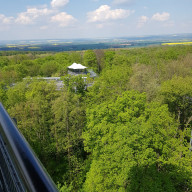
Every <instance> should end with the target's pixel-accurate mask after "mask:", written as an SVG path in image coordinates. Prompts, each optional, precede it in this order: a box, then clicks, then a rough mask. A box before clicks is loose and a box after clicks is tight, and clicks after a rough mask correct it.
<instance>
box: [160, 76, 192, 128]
mask: <svg viewBox="0 0 192 192" xmlns="http://www.w3.org/2000/svg"><path fill="white" fill-rule="evenodd" d="M191 85H192V77H185V78H183V77H177V76H175V77H173V78H172V79H171V80H168V81H166V82H164V83H163V85H162V88H161V94H162V95H163V100H164V103H167V104H168V106H169V110H170V111H171V112H172V113H173V114H175V117H176V119H177V120H178V121H179V123H180V129H182V130H184V129H185V128H186V127H188V126H190V127H191V125H192V86H191Z"/></svg>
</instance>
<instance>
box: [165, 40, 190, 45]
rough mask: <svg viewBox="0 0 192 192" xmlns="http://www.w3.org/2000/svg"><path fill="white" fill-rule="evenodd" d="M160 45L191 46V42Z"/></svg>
mask: <svg viewBox="0 0 192 192" xmlns="http://www.w3.org/2000/svg"><path fill="white" fill-rule="evenodd" d="M162 45H192V41H190V42H177V43H162Z"/></svg>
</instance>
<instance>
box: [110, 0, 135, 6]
mask: <svg viewBox="0 0 192 192" xmlns="http://www.w3.org/2000/svg"><path fill="white" fill-rule="evenodd" d="M134 1H136V0H113V4H116V5H120V4H131V3H133V2H134Z"/></svg>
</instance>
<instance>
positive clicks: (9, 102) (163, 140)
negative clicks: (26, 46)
mask: <svg viewBox="0 0 192 192" xmlns="http://www.w3.org/2000/svg"><path fill="white" fill-rule="evenodd" d="M0 55H1V56H0V101H1V102H2V103H3V104H4V106H5V107H6V109H7V110H8V112H9V114H10V115H11V117H14V118H16V120H17V126H18V128H19V129H20V131H21V132H22V134H23V135H24V136H25V138H26V139H27V141H28V142H29V143H30V145H31V146H32V148H33V149H34V151H35V152H36V154H37V155H38V157H39V158H40V160H41V161H42V163H43V164H44V166H45V167H46V169H47V170H48V172H49V174H50V175H51V176H52V178H53V179H54V181H55V182H56V183H57V184H58V187H59V189H60V191H61V192H64V191H83V192H91V191H92V192H103V191H122V192H123V191H127V192H129V191H130V192H133V191H134V192H135V191H138V192H139V191H143V192H144V191H145V192H150V191H151V192H154V191H155V192H164V191H168V192H174V191H179V192H190V191H192V151H191V150H190V139H191V130H192V46H174V47H169V46H165V47H161V46H160V47H150V48H136V49H116V50H112V49H109V50H87V51H81V52H61V53H46V52H26V53H25V52H23V53H19V52H18V53H17V52H12V53H11V52H1V54H0ZM73 62H76V63H82V64H84V65H86V66H87V67H89V68H91V69H93V70H94V71H95V72H97V73H98V77H96V78H95V79H94V80H93V79H92V80H91V78H89V77H88V78H87V79H89V80H90V81H92V82H94V83H93V84H92V86H89V87H87V88H86V89H85V86H86V84H85V82H84V80H83V79H82V78H81V76H77V77H72V76H68V75H67V66H69V65H71V64H72V63H73ZM45 76H46V77H51V76H62V79H63V82H64V86H63V88H62V89H58V88H57V86H56V82H54V81H45V80H43V79H41V78H35V77H45ZM27 77H28V78H27ZM30 77H34V78H30ZM74 87H76V89H74Z"/></svg>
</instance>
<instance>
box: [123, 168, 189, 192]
mask: <svg viewBox="0 0 192 192" xmlns="http://www.w3.org/2000/svg"><path fill="white" fill-rule="evenodd" d="M191 176H192V173H191V172H188V171H186V170H182V168H181V167H178V166H175V165H171V164H166V165H160V164H152V165H148V166H138V167H133V168H132V169H131V171H130V178H129V180H128V182H127V183H126V191H134V192H141V191H142V192H165V191H166V192H174V191H175V192H191V191H192V184H191V183H190V177H191Z"/></svg>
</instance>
